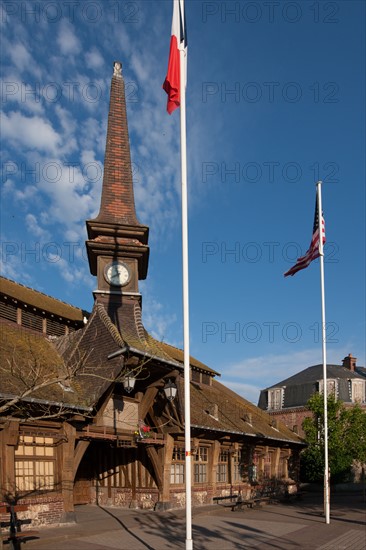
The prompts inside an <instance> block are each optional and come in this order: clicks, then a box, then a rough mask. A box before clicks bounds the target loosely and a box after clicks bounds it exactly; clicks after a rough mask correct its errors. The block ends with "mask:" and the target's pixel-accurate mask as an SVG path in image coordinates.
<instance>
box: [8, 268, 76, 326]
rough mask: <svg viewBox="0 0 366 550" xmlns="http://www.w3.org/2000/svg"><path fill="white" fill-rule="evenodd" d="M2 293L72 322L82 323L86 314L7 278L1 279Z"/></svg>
mask: <svg viewBox="0 0 366 550" xmlns="http://www.w3.org/2000/svg"><path fill="white" fill-rule="evenodd" d="M0 292H1V293H2V294H4V295H5V296H9V297H11V298H14V299H16V300H18V301H19V302H22V303H24V304H27V305H30V306H33V307H36V308H37V309H39V310H41V311H47V312H48V313H53V314H54V315H56V316H59V317H63V318H64V319H69V320H71V321H80V322H82V321H83V318H84V316H85V313H86V312H84V311H83V310H82V309H79V308H77V307H74V306H71V305H69V304H66V303H65V302H62V301H61V300H57V299H56V298H51V296H47V295H46V294H43V293H42V292H39V291H37V290H33V289H32V288H29V287H26V286H24V285H21V284H19V283H16V282H15V281H11V280H10V279H6V278H5V277H0Z"/></svg>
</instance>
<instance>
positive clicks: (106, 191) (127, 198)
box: [96, 61, 138, 225]
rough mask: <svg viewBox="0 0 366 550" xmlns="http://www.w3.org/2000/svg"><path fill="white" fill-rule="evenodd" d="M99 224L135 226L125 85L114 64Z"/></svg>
mask: <svg viewBox="0 0 366 550" xmlns="http://www.w3.org/2000/svg"><path fill="white" fill-rule="evenodd" d="M96 219H97V220H98V221H106V222H109V223H111V222H114V223H127V224H132V225H138V221H137V218H136V211H135V201H134V194H133V181H132V168H131V154H130V143H129V136H128V124H127V112H126V98H125V83H124V80H123V76H122V64H121V63H120V62H118V61H115V63H114V73H113V76H112V83H111V92H110V104H109V114H108V129H107V140H106V149H105V157H104V175H103V189H102V200H101V205H100V211H99V214H98V216H97V218H96Z"/></svg>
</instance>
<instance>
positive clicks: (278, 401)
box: [267, 388, 284, 410]
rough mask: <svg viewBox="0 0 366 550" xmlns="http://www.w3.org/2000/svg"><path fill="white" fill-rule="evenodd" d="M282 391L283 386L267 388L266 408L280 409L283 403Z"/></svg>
mask: <svg viewBox="0 0 366 550" xmlns="http://www.w3.org/2000/svg"><path fill="white" fill-rule="evenodd" d="M283 397H284V391H283V388H274V389H273V390H268V404H267V409H268V410H279V409H282V405H283Z"/></svg>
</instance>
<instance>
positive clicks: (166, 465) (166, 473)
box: [158, 434, 174, 509]
mask: <svg viewBox="0 0 366 550" xmlns="http://www.w3.org/2000/svg"><path fill="white" fill-rule="evenodd" d="M164 439H165V447H164V456H163V486H162V490H161V491H160V494H159V506H158V508H160V509H167V508H169V507H170V468H171V464H172V457H173V449H174V439H173V437H172V436H171V435H169V434H165V437H164Z"/></svg>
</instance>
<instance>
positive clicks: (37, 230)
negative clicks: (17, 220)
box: [25, 214, 51, 240]
mask: <svg viewBox="0 0 366 550" xmlns="http://www.w3.org/2000/svg"><path fill="white" fill-rule="evenodd" d="M25 223H26V226H27V229H28V231H29V232H30V233H32V235H35V236H36V237H38V238H40V239H42V240H48V239H50V238H51V235H50V233H49V232H48V231H46V230H45V229H43V227H41V226H40V224H39V222H38V220H37V218H36V216H35V215H34V214H27V215H26V217H25Z"/></svg>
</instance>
